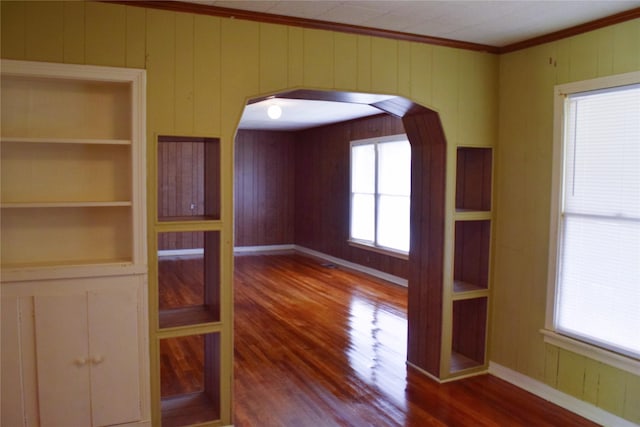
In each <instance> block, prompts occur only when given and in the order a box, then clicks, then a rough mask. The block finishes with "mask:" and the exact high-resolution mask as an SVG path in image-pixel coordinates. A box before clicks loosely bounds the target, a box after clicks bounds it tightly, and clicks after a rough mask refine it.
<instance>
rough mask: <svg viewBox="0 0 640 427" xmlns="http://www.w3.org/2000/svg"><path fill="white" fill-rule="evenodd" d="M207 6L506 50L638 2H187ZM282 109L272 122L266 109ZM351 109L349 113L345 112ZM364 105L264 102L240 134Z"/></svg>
mask: <svg viewBox="0 0 640 427" xmlns="http://www.w3.org/2000/svg"><path fill="white" fill-rule="evenodd" d="M190 3H198V4H203V5H207V6H216V7H223V8H230V9H240V10H245V11H251V12H259V13H267V14H273V15H282V16H288V17H294V18H305V19H313V20H319V21H327V22H334V23H339V24H348V25H356V26H361V27H370V28H376V29H383V30H390V31H395V32H402V33H409V34H416V35H421V36H430V37H439V38H445V39H451V40H456V41H463V42H470V43H477V44H483V45H490V46H495V47H504V46H508V45H510V44H513V43H518V42H522V41H525V40H529V39H532V38H534V37H538V36H542V35H545V34H549V33H553V32H555V31H559V30H563V29H566V28H570V27H573V26H576V25H580V24H584V23H586V22H591V21H595V20H598V19H601V18H605V17H607V16H610V15H614V14H616V13H620V12H624V11H628V10H631V9H634V8H637V7H640V0H635V1H618V0H589V1H582V0H555V1H544V0H540V1H531V0H528V1H519V0H511V1H510V0H506V1H505V0H502V1H500V0H492V1H487V0H475V1H431V0H428V1H422V0H413V1H406V0H393V1H371V0H357V1H311V0H306V1H293V0H285V1H281V0H257V1H249V0H219V1H217V0H216V1H214V0H206V1H205V0H193V1H190ZM273 103H278V104H280V106H281V108H282V110H283V113H282V117H281V118H280V119H278V120H271V119H269V118H268V117H267V114H266V109H267V107H268V106H270V105H272V104H273ZM351 106H354V108H351ZM379 113H380V110H377V109H375V108H373V107H369V106H367V105H358V104H345V103H330V102H329V103H328V102H325V101H304V100H291V99H283V98H277V99H268V100H264V101H261V102H257V103H254V104H251V105H248V106H247V107H246V108H245V111H244V114H243V116H242V120H241V123H240V126H239V128H240V129H269V130H276V129H278V130H296V129H304V128H309V127H314V126H319V125H323V124H328V123H335V122H339V121H344V120H349V119H353V118H357V117H363V116H368V115H372V114H379Z"/></svg>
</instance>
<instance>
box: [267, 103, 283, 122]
mask: <svg viewBox="0 0 640 427" xmlns="http://www.w3.org/2000/svg"><path fill="white" fill-rule="evenodd" d="M267 115H268V116H269V118H270V119H271V120H278V119H279V118H280V116H281V115H282V108H280V106H279V105H275V104H274V105H270V106H269V108H267Z"/></svg>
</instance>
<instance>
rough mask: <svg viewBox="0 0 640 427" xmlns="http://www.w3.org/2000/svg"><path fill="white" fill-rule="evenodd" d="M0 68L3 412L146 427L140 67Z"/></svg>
mask: <svg viewBox="0 0 640 427" xmlns="http://www.w3.org/2000/svg"><path fill="white" fill-rule="evenodd" d="M1 72H2V79H1V85H2V87H1V92H2V106H1V114H2V117H1V120H2V130H1V133H0V171H1V172H0V173H1V177H0V180H1V184H0V209H1V215H2V220H1V225H0V229H1V230H0V232H1V233H2V239H1V241H2V243H1V256H0V265H1V267H2V278H1V282H2V284H1V286H2V306H3V313H2V323H3V332H4V331H5V325H7V326H6V331H9V333H8V334H6V336H5V334H3V336H2V346H1V348H2V359H3V364H2V369H3V371H2V377H3V396H5V393H4V391H5V390H6V389H5V386H6V387H8V388H10V389H11V394H17V395H19V396H20V398H19V399H18V404H17V405H9V404H7V405H8V406H5V404H4V399H3V406H2V412H3V420H5V419H10V420H12V421H11V424H12V425H17V426H21V425H35V424H37V423H38V422H39V423H41V424H42V425H133V424H135V425H138V426H142V425H148V424H149V423H150V410H149V409H150V408H149V388H148V381H149V369H148V362H149V361H148V354H149V348H148V326H147V324H148V319H147V306H148V303H147V289H146V282H147V279H146V278H147V265H146V256H147V254H146V238H145V236H146V201H145V200H146V198H145V195H146V191H145V180H146V172H145V157H144V156H145V121H146V119H145V102H146V95H145V71H144V70H132V69H124V68H115V67H97V66H85V65H68V64H52V63H44V62H25V61H9V60H3V61H2V69H1ZM5 308H6V309H7V311H4V309H5ZM54 326H55V327H54ZM12 331H20V332H19V334H20V336H21V337H22V338H21V339H15V338H16V337H17V336H18V334H17V333H16V334H14V333H13V332H12ZM29 337H30V338H29ZM125 347H126V348H125ZM116 349H117V350H116ZM17 354H19V357H15V356H16V355H17ZM5 360H7V361H11V362H7V363H5ZM14 362H15V363H14ZM12 363H14V364H13V365H12ZM89 376H90V378H91V379H89ZM36 377H37V378H38V381H37V382H29V381H28V380H26V381H25V380H24V379H25V378H27V379H28V378H36ZM14 415H15V416H14ZM5 416H6V417H7V418H5ZM14 421H15V424H14Z"/></svg>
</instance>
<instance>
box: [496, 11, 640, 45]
mask: <svg viewBox="0 0 640 427" xmlns="http://www.w3.org/2000/svg"><path fill="white" fill-rule="evenodd" d="M637 18H640V7H637V8H635V9H631V10H626V11H624V12H620V13H616V14H615V15H609V16H606V17H604V18H600V19H596V20H595V21H590V22H586V23H584V24H580V25H576V26H573V27H569V28H565V29H564V30H559V31H555V32H553V33H549V34H545V35H542V36H539V37H533V38H531V39H527V40H523V41H521V42H517V43H512V44H509V45H506V46H503V47H501V48H499V49H498V53H509V52H515V51H516V50H522V49H526V48H529V47H533V46H538V45H541V44H545V43H550V42H554V41H557V40H562V39H565V38H567V37H571V36H577V35H578V34H582V33H587V32H589V31H593V30H597V29H599V28H604V27H608V26H610V25H615V24H619V23H621V22H625V21H630V20H632V19H637Z"/></svg>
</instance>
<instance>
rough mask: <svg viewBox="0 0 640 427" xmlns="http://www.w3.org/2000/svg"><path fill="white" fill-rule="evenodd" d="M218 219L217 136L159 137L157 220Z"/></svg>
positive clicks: (218, 147)
mask: <svg viewBox="0 0 640 427" xmlns="http://www.w3.org/2000/svg"><path fill="white" fill-rule="evenodd" d="M219 219H220V140H219V139H217V138H206V137H185V136H166V135H161V136H159V137H158V221H159V222H166V221H181V222H183V221H205V220H219Z"/></svg>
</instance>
